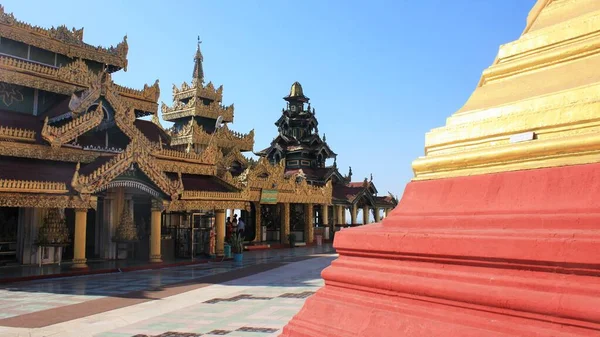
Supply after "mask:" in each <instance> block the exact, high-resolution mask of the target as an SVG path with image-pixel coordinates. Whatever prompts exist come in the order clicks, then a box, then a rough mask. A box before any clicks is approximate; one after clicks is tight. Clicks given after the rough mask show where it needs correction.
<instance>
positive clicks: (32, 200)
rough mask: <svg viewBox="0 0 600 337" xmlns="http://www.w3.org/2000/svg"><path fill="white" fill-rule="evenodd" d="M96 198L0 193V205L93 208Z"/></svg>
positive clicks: (94, 207)
mask: <svg viewBox="0 0 600 337" xmlns="http://www.w3.org/2000/svg"><path fill="white" fill-rule="evenodd" d="M96 205H97V198H96V197H94V196H92V197H90V198H89V199H85V200H83V199H81V198H80V197H77V196H69V195H48V194H34V193H0V207H34V208H35V207H39V208H53V207H58V208H84V209H88V208H93V209H96Z"/></svg>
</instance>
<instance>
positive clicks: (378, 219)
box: [373, 207, 381, 222]
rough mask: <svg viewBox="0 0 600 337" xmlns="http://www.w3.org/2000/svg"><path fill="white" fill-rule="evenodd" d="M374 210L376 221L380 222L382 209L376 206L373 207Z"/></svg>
mask: <svg viewBox="0 0 600 337" xmlns="http://www.w3.org/2000/svg"><path fill="white" fill-rule="evenodd" d="M373 210H374V213H375V222H379V221H380V220H381V218H380V217H379V212H380V211H381V210H380V209H379V207H375V208H373Z"/></svg>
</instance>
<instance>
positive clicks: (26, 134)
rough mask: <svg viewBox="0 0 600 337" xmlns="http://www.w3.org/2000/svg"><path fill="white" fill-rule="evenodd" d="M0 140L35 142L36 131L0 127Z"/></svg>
mask: <svg viewBox="0 0 600 337" xmlns="http://www.w3.org/2000/svg"><path fill="white" fill-rule="evenodd" d="M0 139H5V140H18V141H24V142H35V131H33V130H25V129H19V128H11V127H8V126H2V125H0Z"/></svg>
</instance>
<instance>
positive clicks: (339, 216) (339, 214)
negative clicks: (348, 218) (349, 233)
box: [334, 205, 344, 225]
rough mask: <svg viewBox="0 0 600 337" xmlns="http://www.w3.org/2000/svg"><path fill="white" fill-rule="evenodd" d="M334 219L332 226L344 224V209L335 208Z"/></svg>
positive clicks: (341, 207)
mask: <svg viewBox="0 0 600 337" xmlns="http://www.w3.org/2000/svg"><path fill="white" fill-rule="evenodd" d="M335 212H336V217H335V218H336V219H335V221H334V222H335V223H334V225H340V224H343V223H344V207H343V206H339V205H338V206H335Z"/></svg>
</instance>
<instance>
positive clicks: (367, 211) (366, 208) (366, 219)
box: [363, 206, 371, 225]
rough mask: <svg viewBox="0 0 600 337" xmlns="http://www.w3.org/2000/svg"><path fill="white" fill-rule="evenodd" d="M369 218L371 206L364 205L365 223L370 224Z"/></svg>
mask: <svg viewBox="0 0 600 337" xmlns="http://www.w3.org/2000/svg"><path fill="white" fill-rule="evenodd" d="M369 220H370V217H369V206H363V225H367V224H369V222H371V221H369Z"/></svg>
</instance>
